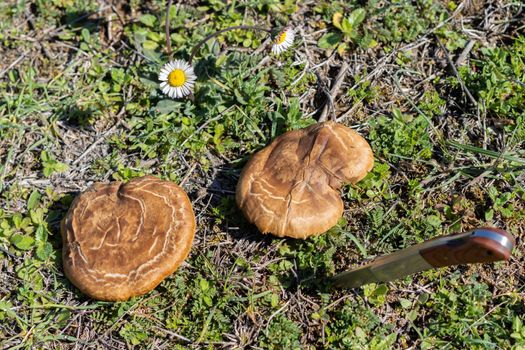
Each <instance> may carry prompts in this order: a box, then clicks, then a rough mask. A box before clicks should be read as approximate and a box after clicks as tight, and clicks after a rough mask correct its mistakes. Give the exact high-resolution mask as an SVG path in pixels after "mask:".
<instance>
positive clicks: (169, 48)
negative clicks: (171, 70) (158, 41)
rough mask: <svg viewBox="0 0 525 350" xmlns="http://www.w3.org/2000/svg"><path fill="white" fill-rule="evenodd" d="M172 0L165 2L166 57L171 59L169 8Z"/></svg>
mask: <svg viewBox="0 0 525 350" xmlns="http://www.w3.org/2000/svg"><path fill="white" fill-rule="evenodd" d="M171 2H172V0H168V3H167V4H166V25H165V28H166V49H167V50H168V57H169V59H171V39H170V8H171Z"/></svg>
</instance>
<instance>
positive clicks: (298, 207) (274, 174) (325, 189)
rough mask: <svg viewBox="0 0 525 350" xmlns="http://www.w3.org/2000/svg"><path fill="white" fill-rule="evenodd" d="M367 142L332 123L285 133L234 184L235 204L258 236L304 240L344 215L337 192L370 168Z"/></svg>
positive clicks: (331, 224)
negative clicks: (269, 235)
mask: <svg viewBox="0 0 525 350" xmlns="http://www.w3.org/2000/svg"><path fill="white" fill-rule="evenodd" d="M373 163H374V157H373V154H372V149H371V148H370V146H369V145H368V143H367V142H366V140H365V139H363V138H362V137H361V136H360V135H359V134H357V133H356V132H355V131H353V130H352V129H350V128H347V127H345V126H343V125H341V124H337V123H335V122H331V121H329V122H324V123H318V124H314V125H312V126H309V127H307V128H305V129H301V130H294V131H289V132H287V133H285V134H283V135H281V136H279V137H277V138H276V139H275V140H274V141H273V142H272V143H270V145H268V146H267V147H265V148H264V149H262V150H261V151H259V152H258V153H256V154H255V155H254V156H253V157H252V158H251V159H250V161H249V162H248V163H247V164H246V166H245V167H244V169H243V171H242V173H241V176H240V179H239V183H238V184H237V192H236V200H237V205H238V206H239V207H240V208H241V210H242V211H243V212H244V215H245V216H246V218H247V219H248V221H250V222H251V223H254V224H255V225H256V226H257V227H258V228H259V230H260V231H261V232H263V233H268V232H270V233H272V234H274V235H276V236H279V237H283V236H288V237H293V238H306V237H308V236H311V235H316V234H320V233H323V232H325V231H326V230H328V229H329V228H330V227H332V226H334V225H335V224H336V223H337V221H338V219H339V218H340V217H341V215H342V214H343V201H342V200H341V198H340V194H339V189H340V187H341V186H342V185H343V184H347V183H352V184H355V183H356V182H358V181H359V180H361V179H362V178H364V177H365V176H366V174H367V173H368V172H369V171H370V170H371V169H372V166H373Z"/></svg>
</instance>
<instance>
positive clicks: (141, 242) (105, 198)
mask: <svg viewBox="0 0 525 350" xmlns="http://www.w3.org/2000/svg"><path fill="white" fill-rule="evenodd" d="M61 233H62V241H63V245H64V246H63V251H62V257H63V260H64V271H65V273H66V276H67V277H68V278H69V280H70V281H71V282H72V283H73V284H74V285H75V286H77V287H78V288H79V289H80V290H81V291H82V292H84V293H85V294H87V295H89V296H90V297H92V298H95V299H99V300H109V301H116V300H127V299H129V298H131V297H133V296H137V295H142V294H144V293H146V292H148V291H150V290H152V289H153V288H155V287H156V286H157V285H158V284H159V283H160V282H161V281H162V280H163V279H164V278H165V277H166V276H168V275H170V274H171V273H173V272H174V271H175V270H176V269H177V267H178V266H179V265H180V264H181V263H182V261H183V260H184V259H185V258H186V256H187V255H188V253H189V251H190V248H191V244H192V242H193V237H194V234H195V216H194V215H193V210H192V208H191V203H190V200H189V198H188V196H187V195H186V193H185V192H184V190H182V188H180V187H179V186H177V185H176V184H175V183H172V182H169V181H163V180H160V179H158V178H156V177H153V176H145V177H141V178H136V179H133V180H131V181H130V182H128V183H127V184H123V183H122V182H112V183H109V184H102V183H99V184H95V185H94V186H93V187H91V188H90V189H89V190H87V191H86V192H84V193H82V194H81V195H80V196H78V197H77V198H76V199H75V200H74V201H73V204H72V205H71V208H70V209H69V212H68V213H67V216H66V217H65V219H64V220H63V222H62V229H61Z"/></svg>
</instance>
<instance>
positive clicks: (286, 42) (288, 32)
mask: <svg viewBox="0 0 525 350" xmlns="http://www.w3.org/2000/svg"><path fill="white" fill-rule="evenodd" d="M294 39H295V32H294V30H293V29H291V28H285V29H284V30H282V31H281V32H280V33H279V34H277V36H276V37H275V39H274V41H273V46H272V52H273V53H274V54H277V55H278V54H280V53H281V52H284V51H286V50H288V49H289V48H290V47H291V46H292V44H293V40H294Z"/></svg>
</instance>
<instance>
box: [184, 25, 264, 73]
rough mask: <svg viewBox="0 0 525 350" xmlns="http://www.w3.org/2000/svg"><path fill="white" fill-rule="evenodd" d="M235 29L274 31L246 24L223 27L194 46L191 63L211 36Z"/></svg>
mask: <svg viewBox="0 0 525 350" xmlns="http://www.w3.org/2000/svg"><path fill="white" fill-rule="evenodd" d="M235 29H248V30H258V31H261V32H266V33H268V34H270V35H271V34H272V31H271V30H270V29H266V28H262V27H254V26H244V25H241V26H233V27H228V28H224V29H221V30H219V31H217V32H215V33H212V34H210V35H208V36H207V37H205V38H204V39H202V40H201V41H199V42H198V43H197V45H195V47H194V48H193V50H191V54H190V59H189V63H190V65H191V61H192V60H193V58H194V57H195V55H196V54H197V51H198V50H199V49H200V47H201V46H202V45H204V43H205V42H206V41H208V40H210V39H211V38H214V37H216V36H218V35H219V34H222V33H224V32H227V31H230V30H235Z"/></svg>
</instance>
